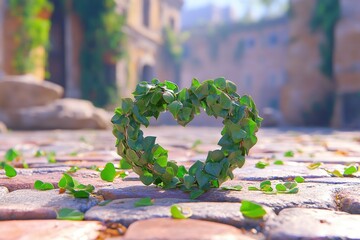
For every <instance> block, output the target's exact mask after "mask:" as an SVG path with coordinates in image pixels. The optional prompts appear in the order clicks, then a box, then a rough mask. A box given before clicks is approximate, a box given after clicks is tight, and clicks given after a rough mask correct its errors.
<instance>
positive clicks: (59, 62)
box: [0, 0, 183, 97]
mask: <svg viewBox="0 0 360 240" xmlns="http://www.w3.org/2000/svg"><path fill="white" fill-rule="evenodd" d="M115 1H116V3H117V11H118V12H119V13H121V14H124V15H125V16H126V18H127V23H126V27H125V29H124V31H125V33H126V35H127V43H126V44H127V45H126V46H122V47H123V48H125V49H126V52H127V54H126V55H127V57H126V58H124V59H122V60H120V61H118V62H117V63H115V64H112V63H106V62H105V65H106V71H107V76H108V78H109V79H110V81H115V82H116V84H117V85H118V86H119V91H120V92H119V94H120V95H121V96H130V93H131V92H132V90H133V89H134V87H135V85H136V84H137V83H138V82H139V81H142V80H145V81H148V80H150V79H152V78H153V77H155V76H157V77H158V78H160V79H173V78H174V71H173V68H172V66H169V62H168V61H167V59H165V58H163V56H162V48H163V43H164V37H163V29H164V28H165V27H170V28H171V29H172V30H173V31H175V32H179V31H180V24H181V7H182V5H183V0H115ZM64 2H65V4H64ZM51 3H52V4H53V5H54V10H53V13H52V14H51V16H49V17H50V19H51V25H52V27H51V31H50V49H49V52H48V56H49V58H48V71H49V73H50V78H49V79H48V80H49V81H51V82H54V83H57V84H59V85H61V86H63V87H64V89H65V96H67V97H81V83H80V74H81V69H80V63H79V61H80V60H79V57H80V50H81V45H82V39H83V37H84V36H83V31H82V26H81V22H80V20H79V18H78V16H77V15H76V13H75V12H74V11H73V10H72V8H71V4H70V3H71V0H70V1H60V0H51ZM19 24H20V23H19V21H18V20H17V19H16V18H14V17H13V16H12V15H11V14H10V11H9V7H8V3H7V1H6V0H0V32H1V36H0V74H1V75H15V74H17V73H16V71H15V69H14V67H13V61H12V59H13V57H14V51H15V49H16V44H15V41H14V33H15V32H16V31H17V26H18V25H19ZM37 52H38V54H40V55H43V54H44V49H38V51H37ZM35 59H36V58H34V61H35ZM45 65H46V63H44V62H39V63H36V68H35V70H34V71H33V72H32V74H34V75H36V77H37V78H40V79H45Z"/></svg>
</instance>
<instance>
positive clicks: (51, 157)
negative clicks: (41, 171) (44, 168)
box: [46, 152, 56, 163]
mask: <svg viewBox="0 0 360 240" xmlns="http://www.w3.org/2000/svg"><path fill="white" fill-rule="evenodd" d="M46 158H47V160H48V163H56V153H55V152H49V153H47V155H46Z"/></svg>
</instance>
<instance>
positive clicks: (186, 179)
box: [184, 174, 195, 189]
mask: <svg viewBox="0 0 360 240" xmlns="http://www.w3.org/2000/svg"><path fill="white" fill-rule="evenodd" d="M194 182H195V178H194V177H193V176H191V175H189V174H185V175H184V186H185V187H186V188H187V189H190V188H191V187H192V185H193V184H194Z"/></svg>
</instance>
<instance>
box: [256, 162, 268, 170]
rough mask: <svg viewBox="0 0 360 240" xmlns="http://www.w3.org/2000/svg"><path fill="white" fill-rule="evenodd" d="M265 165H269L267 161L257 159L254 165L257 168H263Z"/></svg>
mask: <svg viewBox="0 0 360 240" xmlns="http://www.w3.org/2000/svg"><path fill="white" fill-rule="evenodd" d="M267 166H269V163H267V162H263V161H259V162H257V163H256V164H255V167H256V168H259V169H264V168H265V167H267Z"/></svg>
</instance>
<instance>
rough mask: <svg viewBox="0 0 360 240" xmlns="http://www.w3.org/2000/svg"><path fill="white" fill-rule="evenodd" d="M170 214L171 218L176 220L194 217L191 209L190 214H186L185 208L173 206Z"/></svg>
mask: <svg viewBox="0 0 360 240" xmlns="http://www.w3.org/2000/svg"><path fill="white" fill-rule="evenodd" d="M170 213H171V216H172V217H173V218H175V219H186V218H189V217H191V215H192V212H191V209H189V211H188V213H185V212H184V210H183V208H182V207H180V206H179V205H172V206H171V207H170Z"/></svg>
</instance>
